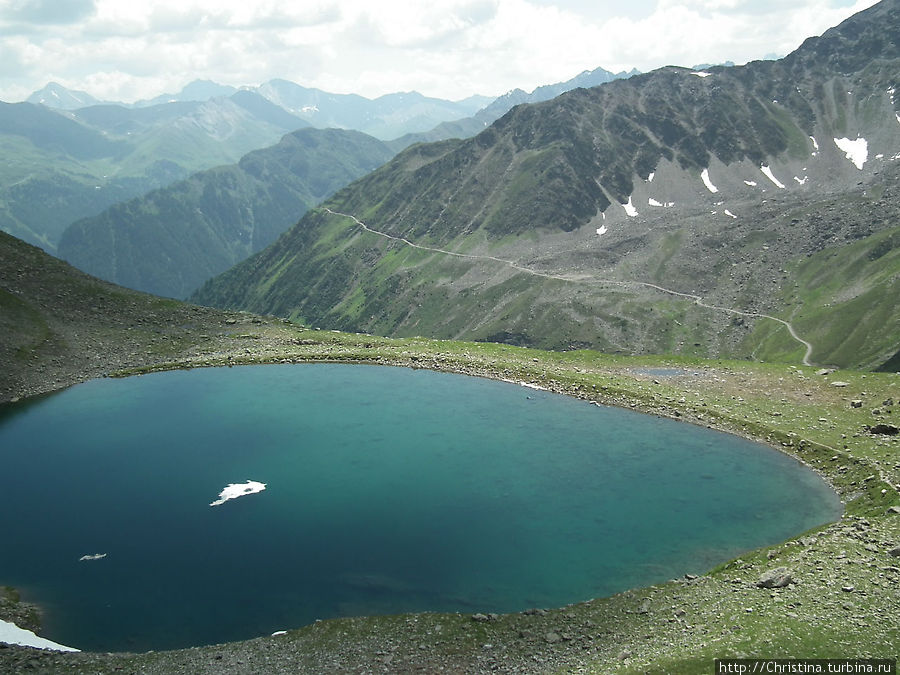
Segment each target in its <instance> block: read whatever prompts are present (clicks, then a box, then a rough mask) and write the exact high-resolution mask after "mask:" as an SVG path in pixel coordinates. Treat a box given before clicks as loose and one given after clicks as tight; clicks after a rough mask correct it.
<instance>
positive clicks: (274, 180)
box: [59, 94, 394, 298]
mask: <svg viewBox="0 0 900 675" xmlns="http://www.w3.org/2000/svg"><path fill="white" fill-rule="evenodd" d="M235 95H236V96H237V94H235ZM393 155H394V151H393V150H392V149H391V148H390V147H389V146H388V145H387V144H385V143H383V142H382V141H379V140H377V139H375V138H373V137H371V136H367V135H366V134H362V133H360V132H358V131H344V130H340V129H311V128H305V129H300V130H298V131H295V132H293V133H290V134H287V135H286V136H284V138H282V139H281V141H280V142H279V143H278V144H276V145H274V146H272V147H270V148H265V149H262V150H255V151H253V152H251V153H249V154H247V155H245V156H244V157H242V158H241V160H240V162H238V163H237V164H232V165H228V166H220V167H216V168H213V169H207V170H206V171H202V172H199V173H196V174H194V175H192V176H191V177H190V178H187V179H185V180H182V181H179V182H177V183H174V184H172V185H169V186H167V187H165V188H160V189H158V190H154V191H153V192H150V193H149V194H147V195H144V196H142V197H137V198H135V199H132V200H130V201H127V202H122V203H119V204H115V205H114V206H111V207H110V208H108V209H106V210H105V211H103V212H102V213H101V214H99V215H97V216H94V217H91V218H86V219H83V220H79V221H76V222H75V223H74V224H72V225H71V226H70V227H69V228H68V229H66V231H65V232H64V233H63V236H62V239H61V241H60V243H59V256H60V257H61V258H64V259H65V260H67V261H68V262H70V263H72V264H73V265H75V266H77V267H78V268H79V269H82V270H84V271H87V272H89V273H91V274H93V275H95V276H98V277H101V278H103V279H107V280H110V281H114V282H116V283H118V284H120V285H123V286H127V287H129V288H135V289H140V290H144V291H147V292H150V293H154V294H156V295H162V296H167V297H175V298H183V297H186V296H187V295H188V294H190V293H191V292H192V291H194V290H196V289H197V287H199V286H200V285H201V284H202V283H203V282H204V281H206V280H207V279H208V278H210V277H212V276H214V275H216V274H219V273H220V272H224V271H225V270H226V269H228V268H229V267H231V266H232V265H234V264H236V263H238V262H240V261H241V260H243V259H245V258H246V257H247V256H249V255H250V254H251V253H255V252H256V251H258V250H260V249H262V248H264V247H265V246H267V245H268V244H270V243H272V242H273V241H275V239H277V238H278V236H279V235H280V234H281V233H282V232H284V231H285V230H286V229H287V228H288V227H290V226H291V225H292V224H294V223H295V222H297V220H298V219H299V218H300V217H301V216H302V215H303V214H304V213H305V212H306V211H307V209H309V208H310V207H312V206H314V205H316V204H318V203H319V202H321V201H322V200H324V199H325V198H326V197H329V196H331V194H332V193H334V192H335V191H337V190H338V189H340V188H341V187H343V186H344V185H347V184H348V183H350V182H352V181H353V180H355V179H357V178H359V177H361V176H363V175H365V174H367V173H368V172H370V171H372V170H373V169H375V168H376V167H378V166H381V165H382V164H384V162H386V161H388V160H389V159H390V158H391V157H393Z"/></svg>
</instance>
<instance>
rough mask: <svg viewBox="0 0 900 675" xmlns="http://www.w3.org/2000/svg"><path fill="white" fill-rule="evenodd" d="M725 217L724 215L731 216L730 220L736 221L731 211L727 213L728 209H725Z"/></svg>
mask: <svg viewBox="0 0 900 675" xmlns="http://www.w3.org/2000/svg"><path fill="white" fill-rule="evenodd" d="M725 215H726V216H731V217H732V218H734V219H735V220H737V216H736V215H734V214H733V213H732V212H731V211H729V210H728V209H725Z"/></svg>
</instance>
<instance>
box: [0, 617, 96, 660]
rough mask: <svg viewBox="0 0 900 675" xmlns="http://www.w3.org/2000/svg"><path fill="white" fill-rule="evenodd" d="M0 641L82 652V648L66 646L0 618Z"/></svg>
mask: <svg viewBox="0 0 900 675" xmlns="http://www.w3.org/2000/svg"><path fill="white" fill-rule="evenodd" d="M0 642H5V643H6V644H8V645H21V646H23V647H37V648H38V649H52V650H54V651H57V652H80V651H81V650H80V649H75V648H74V647H66V646H65V645H61V644H59V643H57V642H53V641H52V640H48V639H46V638H42V637H40V636H39V635H35V634H34V633H32V632H31V631H30V630H25V629H24V628H19V627H18V626H17V625H16V624H14V623H10V622H9V621H3V620H2V619H0Z"/></svg>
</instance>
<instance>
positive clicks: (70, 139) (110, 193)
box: [0, 92, 307, 252]
mask: <svg viewBox="0 0 900 675" xmlns="http://www.w3.org/2000/svg"><path fill="white" fill-rule="evenodd" d="M304 126H307V123H306V122H304V121H303V120H301V119H299V118H296V117H293V116H292V115H290V114H289V113H287V112H286V111H284V110H282V109H281V108H278V107H277V106H275V105H273V104H272V103H270V102H269V101H267V100H266V99H264V98H262V97H261V96H259V95H257V94H253V93H252V92H239V93H238V94H234V95H233V96H231V97H229V98H217V99H212V100H209V101H204V102H196V101H195V102H187V101H185V102H177V103H171V104H165V105H158V106H151V107H147V108H134V109H130V108H123V107H121V106H116V105H94V106H90V107H87V108H80V109H78V110H75V111H59V110H52V109H49V108H47V107H45V106H43V105H35V104H33V103H13V104H10V103H0V150H2V152H3V157H4V162H3V163H2V165H0V229H2V230H5V231H6V232H9V233H11V234H14V235H15V236H17V237H21V238H22V239H25V240H26V241H29V242H31V243H34V244H37V245H39V246H42V247H43V248H45V249H46V250H48V251H50V252H53V251H55V248H56V244H57V243H58V241H59V238H60V236H61V235H62V232H63V230H64V229H65V228H66V227H68V226H69V225H70V224H71V223H72V222H74V221H75V220H79V219H81V218H84V217H87V216H91V215H95V214H97V213H100V212H101V211H102V210H103V209H105V208H107V207H108V206H110V205H112V204H115V203H116V202H119V201H122V200H125V199H129V198H131V197H135V196H137V195H141V194H144V193H146V192H148V191H150V190H152V189H155V188H158V187H161V186H164V185H168V184H170V183H172V182H173V181H176V180H180V179H183V178H186V177H187V176H189V175H190V174H191V173H194V172H195V171H198V170H202V169H207V168H210V167H213V166H217V165H221V164H232V163H234V162H237V161H238V160H239V159H240V158H241V157H242V156H243V155H245V154H246V153H247V152H249V151H251V150H254V149H256V148H260V147H265V146H268V145H271V144H272V143H275V142H277V141H278V139H279V138H281V137H282V136H283V135H284V134H285V133H287V132H289V131H293V130H296V129H299V128H301V127H304Z"/></svg>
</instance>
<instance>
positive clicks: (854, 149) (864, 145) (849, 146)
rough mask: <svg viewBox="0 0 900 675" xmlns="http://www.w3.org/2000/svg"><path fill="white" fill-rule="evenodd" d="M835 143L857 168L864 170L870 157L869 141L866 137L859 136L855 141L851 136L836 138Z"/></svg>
mask: <svg viewBox="0 0 900 675" xmlns="http://www.w3.org/2000/svg"><path fill="white" fill-rule="evenodd" d="M834 144H835V145H836V146H838V147H839V148H840V149H841V150H842V151H843V152H844V154H845V155H846V156H847V159H849V160H850V161H851V162H853V163H854V164H855V165H856V168H857V169H860V170H862V168H863V164H865V163H866V160H867V159H869V143H868V141H866V139H865V138H857V139H856V140H855V141H853V140H850V139H849V138H835V139H834Z"/></svg>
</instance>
